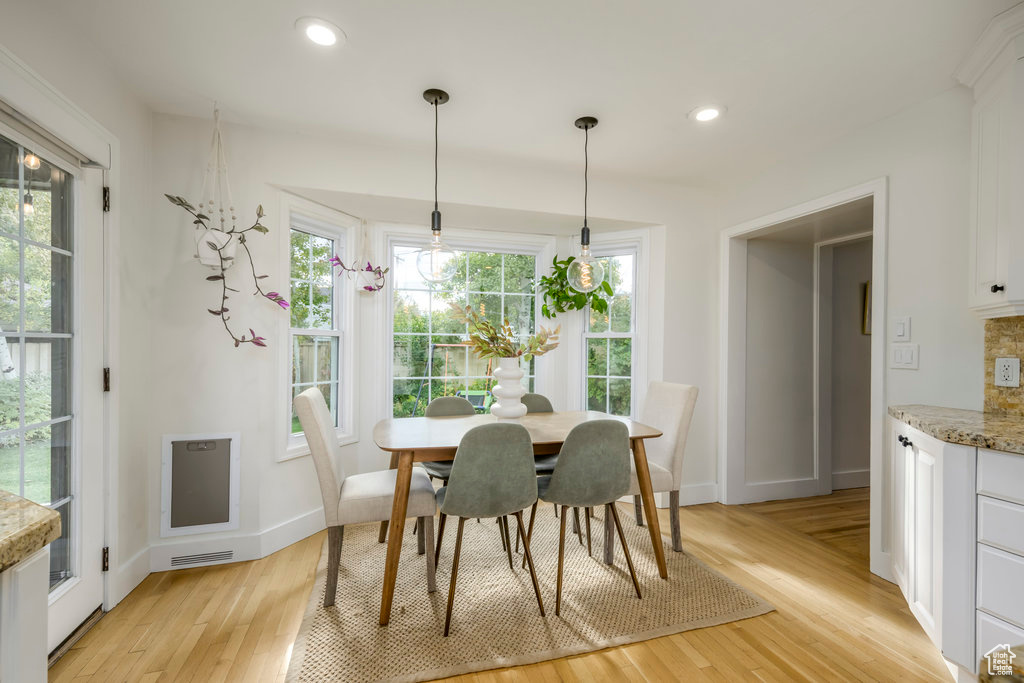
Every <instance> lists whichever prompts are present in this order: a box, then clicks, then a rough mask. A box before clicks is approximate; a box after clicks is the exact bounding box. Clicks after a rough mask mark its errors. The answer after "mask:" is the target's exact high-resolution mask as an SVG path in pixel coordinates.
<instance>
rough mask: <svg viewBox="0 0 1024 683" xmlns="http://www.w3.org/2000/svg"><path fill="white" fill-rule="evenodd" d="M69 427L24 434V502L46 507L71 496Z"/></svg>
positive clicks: (36, 430) (35, 430) (59, 424)
mask: <svg viewBox="0 0 1024 683" xmlns="http://www.w3.org/2000/svg"><path fill="white" fill-rule="evenodd" d="M70 424H71V423H70V421H65V422H61V423H58V424H55V425H50V426H49V427H41V428H39V429H31V430H29V431H27V432H26V433H25V494H24V497H25V498H28V499H29V500H31V501H33V502H36V503H41V504H43V505H45V504H47V503H49V502H51V501H57V500H60V499H61V498H64V497H66V496H69V495H71V484H70V480H69V474H70V455H71V441H70Z"/></svg>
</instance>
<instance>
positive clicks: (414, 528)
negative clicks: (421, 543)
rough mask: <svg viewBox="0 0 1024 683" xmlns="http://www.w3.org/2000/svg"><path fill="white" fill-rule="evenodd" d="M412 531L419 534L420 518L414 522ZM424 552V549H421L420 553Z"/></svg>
mask: <svg viewBox="0 0 1024 683" xmlns="http://www.w3.org/2000/svg"><path fill="white" fill-rule="evenodd" d="M412 532H413V533H414V534H418V533H419V532H420V520H419V519H417V520H416V521H415V522H413V523H412ZM422 554H423V551H422V550H420V555H422Z"/></svg>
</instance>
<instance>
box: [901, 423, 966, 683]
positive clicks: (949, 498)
mask: <svg viewBox="0 0 1024 683" xmlns="http://www.w3.org/2000/svg"><path fill="white" fill-rule="evenodd" d="M889 432H890V435H891V437H892V443H891V451H890V468H891V469H890V481H891V500H890V510H891V521H892V524H891V528H890V539H891V543H890V557H891V561H892V569H893V574H894V575H895V577H896V580H897V583H898V585H899V587H900V589H901V590H902V591H903V594H904V596H905V597H906V599H907V604H908V605H909V606H910V610H911V612H913V614H914V616H915V617H916V618H917V620H918V622H919V623H920V624H921V627H922V628H923V629H924V631H925V633H927V634H928V637H929V638H931V640H932V642H933V643H935V645H936V647H938V648H939V650H940V651H941V652H942V655H943V657H945V658H946V659H947V660H949V661H951V662H953V663H956V664H959V665H961V666H964V667H966V668H969V669H973V668H974V666H975V664H976V663H975V662H974V650H975V634H974V624H975V613H974V612H975V608H974V585H975V582H974V573H975V567H974V553H973V550H972V549H973V548H974V545H975V542H976V541H975V536H976V533H975V522H974V520H975V507H976V505H975V472H976V465H975V460H976V457H977V453H976V451H977V449H975V448H973V447H970V446H961V445H958V444H949V443H945V442H943V441H939V440H938V439H935V438H932V437H930V436H928V435H926V434H924V433H923V432H920V431H918V430H916V429H913V428H912V427H910V426H908V425H906V424H904V423H901V422H898V421H896V420H890V430H889Z"/></svg>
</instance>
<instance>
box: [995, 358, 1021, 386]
mask: <svg viewBox="0 0 1024 683" xmlns="http://www.w3.org/2000/svg"><path fill="white" fill-rule="evenodd" d="M995 376H996V386H997V387H1019V386H1020V358H996V372H995Z"/></svg>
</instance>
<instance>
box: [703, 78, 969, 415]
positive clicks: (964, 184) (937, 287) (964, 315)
mask: <svg viewBox="0 0 1024 683" xmlns="http://www.w3.org/2000/svg"><path fill="white" fill-rule="evenodd" d="M970 121H971V96H970V93H969V92H968V91H967V90H966V89H965V88H962V87H959V86H957V87H953V88H950V89H949V90H948V91H946V92H944V93H942V94H940V95H938V96H936V97H934V98H931V99H929V100H926V101H924V102H921V103H919V104H917V105H915V106H913V107H910V108H908V109H906V110H904V111H902V112H900V113H898V114H896V115H894V116H891V117H889V118H886V119H883V120H881V121H878V122H877V123H875V124H873V125H871V126H868V127H866V128H864V129H862V130H860V131H858V132H856V133H855V134H852V135H849V136H846V137H844V138H842V139H839V140H836V141H834V142H833V143H831V144H829V145H827V146H825V147H823V148H821V149H819V150H817V151H815V152H814V153H811V154H807V155H803V156H799V157H795V158H790V159H786V160H783V161H780V162H779V163H778V164H777V165H775V166H774V167H772V168H770V169H767V170H765V171H764V172H762V173H759V174H757V175H756V176H755V177H752V178H746V179H736V180H734V181H733V182H732V183H731V184H730V186H729V187H728V188H727V189H726V190H725V191H724V197H723V201H722V207H721V214H720V215H721V217H722V222H721V227H722V228H726V227H728V226H731V225H736V224H739V223H741V222H744V221H746V220H750V219H753V218H756V217H758V216H763V215H766V214H769V213H772V212H774V211H777V210H780V209H783V208H786V207H789V206H795V205H797V204H801V203H803V202H806V201H808V200H811V199H814V198H817V197H822V196H825V195H827V194H830V193H833V192H836V191H839V190H842V189H844V188H848V187H853V186H856V185H859V184H861V183H864V182H867V181H870V180H873V179H876V178H881V177H886V178H888V198H889V206H888V210H889V214H888V244H887V245H886V246H887V251H888V273H887V299H886V304H887V309H888V317H889V319H890V320H891V319H892V318H893V317H894V316H910V317H911V318H912V319H913V323H912V332H913V339H912V341H913V342H914V343H916V344H920V348H921V354H920V369H919V370H894V369H887V370H886V384H887V393H888V396H887V400H888V402H889V404H899V403H929V404H934V405H942V406H948V407H954V408H967V409H975V410H980V409H981V407H982V394H983V384H982V382H983V378H984V372H983V367H982V366H983V341H984V331H983V325H982V322H981V320H980V319H979V318H978V317H977V316H976V315H974V313H972V312H971V311H970V310H968V304H967V292H968V286H967V267H968V263H967V252H968V249H967V246H968V217H969V213H968V212H969V204H970V177H969V174H970V167H971V163H970V146H971V133H970ZM876 325H877V323H876ZM876 329H877V327H876Z"/></svg>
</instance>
